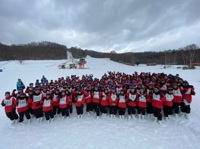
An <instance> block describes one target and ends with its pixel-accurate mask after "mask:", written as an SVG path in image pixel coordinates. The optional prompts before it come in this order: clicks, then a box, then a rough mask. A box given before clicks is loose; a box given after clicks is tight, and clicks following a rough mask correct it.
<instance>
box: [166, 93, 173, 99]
mask: <svg viewBox="0 0 200 149" xmlns="http://www.w3.org/2000/svg"><path fill="white" fill-rule="evenodd" d="M165 97H166V100H167V101H172V100H173V99H174V96H173V95H171V94H166V95H165Z"/></svg>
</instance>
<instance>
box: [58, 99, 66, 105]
mask: <svg viewBox="0 0 200 149" xmlns="http://www.w3.org/2000/svg"><path fill="white" fill-rule="evenodd" d="M59 103H60V104H66V103H67V102H66V97H63V98H60V101H59Z"/></svg>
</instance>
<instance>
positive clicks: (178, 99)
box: [173, 88, 182, 103]
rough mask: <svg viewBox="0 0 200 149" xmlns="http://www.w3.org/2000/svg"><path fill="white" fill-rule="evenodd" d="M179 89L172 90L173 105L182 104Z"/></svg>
mask: <svg viewBox="0 0 200 149" xmlns="http://www.w3.org/2000/svg"><path fill="white" fill-rule="evenodd" d="M181 91H182V90H181V89H179V88H178V89H174V90H173V95H174V99H173V102H174V103H182V93H181Z"/></svg>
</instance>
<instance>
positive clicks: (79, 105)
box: [75, 89, 84, 118]
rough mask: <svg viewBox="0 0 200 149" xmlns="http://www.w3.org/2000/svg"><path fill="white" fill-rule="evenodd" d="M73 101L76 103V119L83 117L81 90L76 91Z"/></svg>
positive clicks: (82, 95)
mask: <svg viewBox="0 0 200 149" xmlns="http://www.w3.org/2000/svg"><path fill="white" fill-rule="evenodd" d="M75 101H76V112H77V115H78V118H81V117H82V116H83V105H84V94H83V93H82V91H81V89H78V90H77V93H76V98H75Z"/></svg>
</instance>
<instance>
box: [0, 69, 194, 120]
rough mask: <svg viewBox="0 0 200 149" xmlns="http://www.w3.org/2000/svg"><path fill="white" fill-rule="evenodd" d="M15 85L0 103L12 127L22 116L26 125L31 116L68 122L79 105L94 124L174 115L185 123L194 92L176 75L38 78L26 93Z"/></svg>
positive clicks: (78, 110) (22, 87) (79, 112)
mask: <svg viewBox="0 0 200 149" xmlns="http://www.w3.org/2000/svg"><path fill="white" fill-rule="evenodd" d="M18 81H19V83H17V90H16V89H14V90H13V92H12V93H10V92H9V91H7V92H5V98H4V99H3V100H2V102H1V105H2V106H4V107H5V113H6V115H7V117H8V118H9V119H10V120H11V121H12V123H13V124H14V123H21V124H23V122H24V117H26V119H27V120H28V121H29V122H30V120H31V117H32V116H34V117H35V118H36V119H37V121H38V122H41V121H42V119H43V117H45V119H46V121H47V122H48V123H50V122H51V121H53V119H54V117H55V116H59V117H61V118H67V119H68V118H69V117H70V115H71V114H72V112H73V108H74V107H75V108H76V113H77V116H78V118H81V117H82V116H83V113H84V111H85V110H84V106H86V111H85V112H87V113H91V112H92V113H93V112H94V113H95V114H96V117H97V119H99V117H100V116H102V117H105V116H106V115H108V114H109V115H110V117H111V118H114V117H119V118H121V119H124V118H125V115H126V113H127V115H128V119H135V118H139V119H144V118H145V115H149V116H151V115H152V116H151V117H154V119H155V121H157V122H158V123H160V122H161V120H162V119H163V117H164V118H165V119H166V120H167V119H169V118H170V116H171V115H174V116H175V117H177V116H178V114H180V113H181V114H182V115H184V116H185V117H186V118H187V117H188V114H189V113H190V111H191V107H190V104H191V102H192V95H195V91H194V87H193V86H192V85H190V84H189V83H188V82H187V81H186V80H183V79H182V78H181V77H180V76H179V75H178V74H176V75H172V74H169V75H167V74H164V73H152V74H151V73H145V72H142V73H140V74H139V73H137V72H134V73H133V74H125V73H120V72H107V73H105V74H103V76H102V77H101V78H100V79H98V78H93V75H83V76H82V77H79V76H76V75H71V76H67V77H66V78H64V77H61V78H58V79H57V80H47V79H46V78H45V77H44V76H43V78H42V79H41V82H40V81H39V80H36V82H35V83H30V84H29V85H28V86H27V87H26V88H25V85H24V84H23V82H22V81H21V80H20V79H19V80H18ZM20 84H21V86H20Z"/></svg>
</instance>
